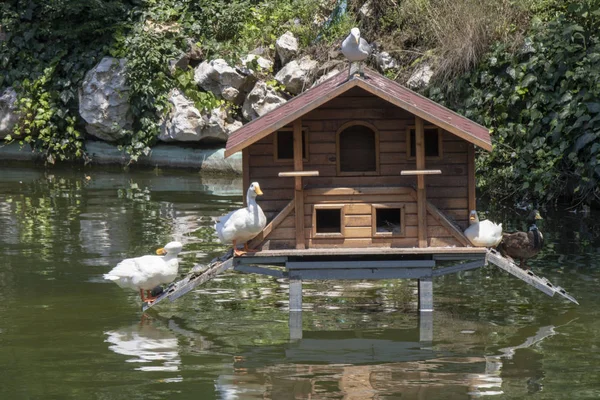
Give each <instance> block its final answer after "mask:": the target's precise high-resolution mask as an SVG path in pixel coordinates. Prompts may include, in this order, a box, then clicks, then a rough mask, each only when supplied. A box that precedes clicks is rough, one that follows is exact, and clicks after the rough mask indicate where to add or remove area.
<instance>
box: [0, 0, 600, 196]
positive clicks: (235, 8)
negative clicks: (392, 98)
mask: <svg viewBox="0 0 600 400" xmlns="http://www.w3.org/2000/svg"><path fill="white" fill-rule="evenodd" d="M347 3H348V6H347V8H344V7H343V2H340V1H335V0H330V1H326V2H322V1H316V0H294V1H288V0H237V1H226V0H195V1H192V0H164V1H157V0H109V1H89V2H79V1H75V0H62V1H59V2H41V1H39V0H11V1H8V2H4V3H2V4H0V18H1V19H0V29H1V32H0V33H4V34H5V39H4V40H2V41H0V68H2V70H3V71H6V73H5V74H3V75H2V76H0V89H1V88H4V87H8V86H13V87H14V88H15V89H16V91H17V92H18V94H19V102H18V106H19V111H20V116H21V120H20V121H19V123H18V125H17V127H16V128H15V130H14V132H13V134H12V135H10V136H9V137H8V138H7V140H9V141H10V140H16V141H19V142H20V143H22V144H23V145H30V146H32V147H33V148H35V149H37V150H39V151H42V152H43V153H44V154H45V155H46V159H47V161H48V162H50V163H53V162H54V161H55V160H67V159H82V158H83V159H85V158H86V154H85V148H84V141H83V138H84V136H85V135H84V131H85V130H84V121H83V120H82V119H81V118H80V116H79V114H78V96H77V90H78V88H79V87H80V85H81V83H82V81H83V78H84V75H85V73H86V72H87V71H88V70H90V69H91V68H92V67H93V66H94V65H95V64H96V63H97V62H98V61H99V60H100V58H101V57H104V56H106V55H111V56H113V57H118V58H122V57H126V58H127V83H128V85H129V87H130V91H129V94H130V104H131V107H132V112H133V115H134V123H133V127H132V129H131V130H130V131H128V132H126V135H125V137H124V138H123V139H122V140H121V141H120V143H119V144H120V145H121V146H122V147H123V148H124V149H126V150H127V152H128V153H129V154H130V155H131V160H132V161H135V160H137V158H138V157H139V156H140V155H143V154H147V153H148V152H149V151H150V149H151V146H152V145H153V144H154V143H155V141H156V138H157V136H158V133H159V129H160V128H159V126H160V125H159V124H160V119H161V117H162V116H163V115H165V114H166V113H167V112H168V111H169V108H170V102H169V100H168V96H169V92H170V91H171V90H172V89H174V88H179V89H180V90H181V91H182V92H183V93H184V94H185V95H186V96H187V97H188V98H190V99H191V100H192V101H193V102H194V103H195V105H196V107H197V108H198V109H201V110H204V111H208V110H210V109H213V108H215V107H218V106H222V105H225V104H224V102H223V101H222V100H220V99H218V98H216V97H215V96H214V95H212V94H211V93H206V92H204V91H203V90H201V89H200V88H198V87H197V85H196V84H195V82H194V80H193V70H192V69H188V70H176V71H175V72H173V71H170V70H169V61H170V60H174V59H177V58H178V57H179V56H180V55H181V54H183V53H185V52H186V51H188V50H189V48H190V42H192V43H194V44H195V45H196V46H198V47H200V49H201V50H202V52H203V54H204V56H205V57H206V58H207V59H214V58H216V57H220V58H224V59H226V60H227V61H229V62H233V63H239V59H240V56H243V55H245V54H247V53H248V52H249V51H251V50H252V49H255V48H259V47H260V48H261V49H262V51H263V54H264V55H265V56H267V57H271V58H274V56H275V53H274V43H275V40H276V38H277V37H278V36H280V35H281V34H282V33H284V32H285V31H288V30H289V31H292V32H293V33H294V34H295V35H296V37H297V38H298V40H299V43H300V45H301V49H302V51H303V52H304V53H308V54H311V55H313V56H315V57H316V58H318V59H320V60H326V59H328V58H329V50H331V49H332V48H336V47H337V46H338V45H339V41H340V40H341V38H342V37H344V35H345V34H346V32H347V31H348V29H349V28H350V27H351V26H353V25H356V24H358V26H360V27H361V30H362V32H363V36H365V37H366V38H367V39H368V40H369V41H371V42H376V43H377V45H378V47H379V48H382V49H384V50H386V51H388V52H390V53H392V55H393V56H394V57H396V58H397V59H398V60H399V61H400V67H399V68H397V69H394V70H391V71H387V72H386V75H387V76H388V77H390V78H393V79H398V80H399V81H401V82H402V81H404V80H406V78H407V77H408V75H409V74H410V73H412V71H413V70H414V69H415V67H416V65H417V64H420V63H422V62H427V63H429V64H430V65H432V66H433V68H434V70H435V71H436V76H435V77H434V84H433V85H432V87H431V88H430V89H429V90H428V92H427V95H429V96H431V97H432V98H433V99H434V100H437V101H440V102H443V103H445V104H446V105H448V106H449V107H450V108H453V109H455V110H459V111H460V112H462V113H464V114H465V115H467V116H468V117H469V118H472V119H475V120H476V121H478V122H480V123H482V124H483V125H485V126H488V127H490V128H491V129H492V130H493V137H494V141H495V146H496V148H497V149H498V150H499V151H495V152H494V153H492V154H489V155H481V156H480V157H479V160H478V168H479V170H480V171H481V172H482V173H481V174H480V176H481V177H482V180H481V182H480V184H481V186H482V189H484V191H485V192H487V193H488V194H490V195H492V196H494V197H498V196H500V197H528V198H529V199H533V200H536V201H539V202H546V201H551V200H553V199H556V198H557V197H559V196H561V195H575V196H576V197H577V198H579V199H586V200H590V199H592V198H598V197H599V196H600V195H599V194H598V189H597V186H598V185H597V183H598V180H599V179H600V169H599V168H598V165H597V155H598V152H599V151H600V145H599V144H598V140H597V139H598V135H599V133H598V132H599V131H598V129H599V128H598V122H597V121H598V118H600V117H598V115H599V113H600V105H599V103H598V101H597V98H598V94H599V93H598V92H599V91H600V89H599V88H598V81H599V76H598V72H597V69H595V68H594V65H595V63H596V62H597V60H598V57H600V55H599V50H598V34H597V32H598V27H599V26H598V24H599V23H598V20H599V18H600V17H599V16H598V13H599V7H600V6H599V5H598V4H597V2H595V1H592V0H583V1H575V0H570V1H567V2H563V1H558V0H522V1H516V0H503V1H491V0H490V1H478V0H461V1H450V0H403V1H397V0H382V1H377V2H372V10H371V13H370V14H369V15H368V16H362V17H361V16H360V15H361V13H360V8H361V7H362V6H363V5H364V2H363V1H359V0H350V1H348V2H347ZM193 66H194V65H192V67H193ZM275 68H276V69H277V68H278V66H277V65H276V66H275ZM271 72H272V71H262V72H261V73H262V74H264V75H265V76H264V79H265V80H266V81H268V82H269V84H271V85H276V84H275V83H274V81H273V80H272V77H271V76H270V75H269V74H270V73H271ZM457 77H459V78H458V79H457ZM234 110H237V111H239V109H235V108H234Z"/></svg>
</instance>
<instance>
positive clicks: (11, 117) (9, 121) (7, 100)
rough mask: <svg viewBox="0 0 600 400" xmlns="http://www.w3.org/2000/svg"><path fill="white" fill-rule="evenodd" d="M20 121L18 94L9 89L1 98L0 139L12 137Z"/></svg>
mask: <svg viewBox="0 0 600 400" xmlns="http://www.w3.org/2000/svg"><path fill="white" fill-rule="evenodd" d="M18 121H19V114H18V113H17V92H15V90H14V89H13V88H12V87H9V88H6V89H5V90H4V92H2V95H1V96H0V139H4V138H5V137H6V135H10V134H11V133H12V131H13V129H14V127H15V125H16V124H17V122H18Z"/></svg>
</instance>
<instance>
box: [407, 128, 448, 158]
mask: <svg viewBox="0 0 600 400" xmlns="http://www.w3.org/2000/svg"><path fill="white" fill-rule="evenodd" d="M415 132H416V131H415V128H410V129H409V135H408V138H407V139H408V143H409V154H408V157H409V158H415V157H416V156H417V145H416V140H415V135H416V133H415ZM424 133H425V135H424V136H425V157H441V156H442V134H441V131H440V129H439V128H436V127H426V128H425V129H424Z"/></svg>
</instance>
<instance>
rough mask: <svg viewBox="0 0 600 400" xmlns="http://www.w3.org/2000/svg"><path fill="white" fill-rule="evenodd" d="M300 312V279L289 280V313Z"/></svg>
mask: <svg viewBox="0 0 600 400" xmlns="http://www.w3.org/2000/svg"><path fill="white" fill-rule="evenodd" d="M292 311H302V279H297V278H290V312H292Z"/></svg>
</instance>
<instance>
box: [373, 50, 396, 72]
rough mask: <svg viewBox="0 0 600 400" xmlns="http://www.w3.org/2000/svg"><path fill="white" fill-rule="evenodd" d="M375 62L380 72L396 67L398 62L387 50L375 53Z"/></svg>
mask: <svg viewBox="0 0 600 400" xmlns="http://www.w3.org/2000/svg"><path fill="white" fill-rule="evenodd" d="M375 62H376V63H377V67H379V69H380V70H381V71H382V72H385V71H387V70H388V69H393V68H398V63H397V62H396V60H395V59H394V58H392V56H390V53H388V52H387V51H382V52H381V53H377V54H376V55H375Z"/></svg>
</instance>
